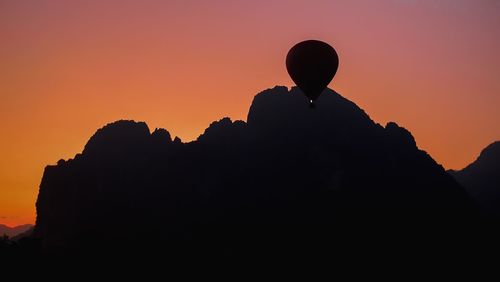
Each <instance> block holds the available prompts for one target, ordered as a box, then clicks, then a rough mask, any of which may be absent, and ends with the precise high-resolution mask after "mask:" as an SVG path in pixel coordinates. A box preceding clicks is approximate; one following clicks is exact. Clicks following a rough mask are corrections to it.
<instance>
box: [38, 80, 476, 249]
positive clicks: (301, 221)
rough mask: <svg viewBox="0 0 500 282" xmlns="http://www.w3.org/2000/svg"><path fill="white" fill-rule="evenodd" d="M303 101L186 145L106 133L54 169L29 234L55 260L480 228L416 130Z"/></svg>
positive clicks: (288, 93)
mask: <svg viewBox="0 0 500 282" xmlns="http://www.w3.org/2000/svg"><path fill="white" fill-rule="evenodd" d="M299 91H300V90H299V89H297V88H292V89H291V90H288V89H287V88H286V87H279V86H278V87H275V88H273V89H268V90H265V91H263V92H261V93H259V94H258V95H256V96H255V98H254V100H253V103H252V105H251V107H250V110H249V113H248V119H247V122H243V121H234V122H233V121H231V120H230V119H229V118H223V119H221V120H219V121H216V122H213V123H212V124H211V125H210V126H209V127H208V128H207V129H206V130H205V132H204V133H203V134H202V135H201V136H199V138H198V139H197V140H196V141H193V142H189V143H183V142H181V140H180V139H178V138H175V139H174V140H172V137H171V136H170V134H169V132H168V131H166V130H164V129H156V130H154V131H153V132H152V133H150V130H149V128H148V126H147V125H146V124H145V123H143V122H134V121H125V120H121V121H117V122H114V123H111V124H108V125H106V126H105V127H103V128H101V129H99V130H98V131H97V132H96V133H95V134H94V136H92V137H91V138H90V140H89V141H88V143H87V144H86V145H85V148H84V150H83V152H82V153H81V154H77V155H76V156H75V158H74V159H71V160H67V161H64V160H61V161H59V162H58V163H57V165H50V166H47V167H46V169H45V172H44V175H43V179H42V182H41V185H40V191H39V195H38V200H37V203H36V208H37V220H36V228H35V235H36V236H37V237H38V238H40V240H41V241H42V244H43V247H44V249H47V250H64V251H70V252H71V251H81V250H89V249H92V248H96V247H99V248H100V250H103V249H104V248H103V247H106V249H113V248H114V247H116V249H123V246H127V248H131V247H132V246H133V248H139V249H141V248H142V249H154V250H157V249H168V253H175V252H176V251H178V252H181V253H184V254H186V253H191V254H192V253H202V252H204V253H225V254H226V253H229V254H233V253H238V252H249V251H252V252H258V251H257V250H263V249H265V250H266V251H269V250H270V249H272V248H278V249H280V251H283V250H284V249H287V250H290V248H291V249H293V250H298V249H301V248H307V247H308V246H311V245H314V244H319V245H320V246H321V247H318V249H322V248H325V247H326V245H325V242H330V243H331V242H337V243H336V244H339V243H338V242H342V241H335V240H336V239H335V238H339V237H342V238H344V239H346V238H349V240H356V239H354V238H357V237H356V236H361V237H362V239H360V240H359V242H365V241H367V240H368V238H373V236H375V234H378V233H380V232H382V231H388V230H398V229H400V228H403V226H406V227H408V226H409V227H410V228H414V229H415V230H416V231H418V232H417V233H418V234H421V233H426V232H427V230H431V229H432V228H435V227H437V226H441V227H442V226H443V225H447V224H452V223H459V224H463V222H465V221H467V220H470V219H471V218H475V217H476V216H477V214H478V212H477V210H478V209H477V207H476V205H475V203H474V202H473V201H472V200H471V199H470V197H469V196H468V195H467V193H466V192H465V191H464V189H463V187H461V186H460V185H459V184H458V183H457V182H456V181H455V180H454V179H453V177H452V176H450V175H449V174H448V173H446V172H445V170H444V169H443V168H442V167H441V166H440V165H438V164H437V163H436V162H435V161H434V160H433V159H432V158H431V157H430V156H429V155H428V154H427V153H426V152H424V151H422V150H419V149H418V147H417V145H416V143H415V140H414V138H413V137H412V135H411V134H410V132H409V131H408V130H406V129H404V128H402V127H400V126H398V125H397V124H396V123H393V122H391V123H388V124H387V125H386V126H385V127H383V126H381V125H379V124H376V123H374V122H373V121H372V120H371V119H370V118H369V116H368V115H367V114H366V113H365V112H364V111H363V110H361V109H360V108H359V107H357V106H356V105H355V104H354V103H353V102H351V101H349V100H347V99H345V98H343V97H342V96H340V95H339V94H337V93H336V92H334V91H332V90H326V91H325V92H324V93H323V95H322V96H320V98H319V99H318V103H317V107H316V109H313V110H312V109H310V108H309V107H308V106H307V105H308V101H307V100H306V98H305V97H304V96H303V95H301V93H300V92H299ZM422 230H423V231H422ZM384 234H390V232H387V233H384ZM412 234H416V233H412ZM391 236H393V235H391ZM415 236H416V235H415ZM391 238H392V237H391ZM401 240H403V239H401ZM284 242H292V243H291V244H289V245H286V243H284ZM344 242H345V241H344ZM280 244H283V245H281V247H282V248H279V247H277V246H279V245H280ZM285 245H286V246H285ZM290 246H293V247H290Z"/></svg>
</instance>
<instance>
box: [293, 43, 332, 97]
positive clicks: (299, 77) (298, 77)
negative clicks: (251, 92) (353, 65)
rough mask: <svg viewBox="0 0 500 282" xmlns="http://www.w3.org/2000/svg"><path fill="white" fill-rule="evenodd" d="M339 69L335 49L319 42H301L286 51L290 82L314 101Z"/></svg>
mask: <svg viewBox="0 0 500 282" xmlns="http://www.w3.org/2000/svg"><path fill="white" fill-rule="evenodd" d="M338 67H339V57H338V55H337V52H336V51H335V49H333V47H332V46H330V45H328V44H327V43H325V42H322V41H319V40H306V41H302V42H300V43H298V44H296V45H295V46H293V47H292V49H290V51H288V55H287V56H286V68H287V71H288V73H289V74H290V77H291V78H292V80H293V81H294V82H295V84H297V86H298V87H299V88H300V89H301V90H302V92H304V94H305V95H306V96H307V98H309V101H310V105H311V107H313V106H314V101H316V99H318V97H319V95H321V93H322V92H323V91H324V90H325V88H326V86H328V84H329V83H330V81H332V79H333V77H334V76H335V73H336V72H337V69H338Z"/></svg>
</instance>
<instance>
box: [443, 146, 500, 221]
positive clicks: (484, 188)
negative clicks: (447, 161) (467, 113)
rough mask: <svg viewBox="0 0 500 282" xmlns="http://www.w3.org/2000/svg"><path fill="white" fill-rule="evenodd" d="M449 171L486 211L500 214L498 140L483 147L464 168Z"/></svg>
mask: <svg viewBox="0 0 500 282" xmlns="http://www.w3.org/2000/svg"><path fill="white" fill-rule="evenodd" d="M449 172H450V173H451V174H452V175H453V176H454V177H455V178H456V179H457V181H458V182H459V183H460V184H462V185H463V186H464V187H465V188H466V190H467V192H468V193H469V194H470V195H471V196H472V197H473V198H474V199H475V200H476V201H477V202H478V203H479V204H480V206H481V207H482V208H483V209H484V210H485V212H486V213H490V214H493V215H495V216H500V141H496V142H494V143H492V144H490V145H489V146H487V147H486V148H484V149H483V150H482V151H481V154H480V155H479V157H478V158H477V159H476V160H475V161H474V162H472V163H471V164H470V165H468V166H467V167H465V168H464V169H462V170H459V171H453V170H451V171H449Z"/></svg>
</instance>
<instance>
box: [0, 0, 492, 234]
mask: <svg viewBox="0 0 500 282" xmlns="http://www.w3.org/2000/svg"><path fill="white" fill-rule="evenodd" d="M499 27H500V1H495V0H491V1H480V0H469V1H462V0H434V1H431V0H429V1H423V0H422V1H418V0H405V1H404V0H401V1H396V0H386V1H382V0H380V1H371V0H366V1H356V0H355V1H353V0H346V1H333V0H330V1H327V0H324V1H319V0H318V1H311V0H307V1H306V0H304V1H291V0H287V1H273V0H265V1H257V0H249V1H235V0H232V1H214V0H212V1H201V0H200V1H187V0H182V1H145V0H141V1H123V0H122V1H106V0H99V1H43V0H36V1H35V0H33V1H24V0H11V1H7V0H0V132H1V133H2V137H1V138H0V156H1V157H0V222H1V223H6V224H8V225H16V224H21V223H33V222H34V219H35V207H34V204H35V200H36V196H37V193H38V186H39V184H40V180H41V176H42V173H43V169H44V167H45V165H47V164H54V163H56V162H57V160H59V159H61V158H63V159H67V158H71V157H73V156H74V155H75V154H76V153H78V152H81V150H82V149H83V146H84V145H85V143H86V141H87V140H88V139H89V137H90V136H91V135H92V134H93V133H94V132H95V130H96V129H97V128H100V127H102V126H103V125H105V124H106V123H109V122H112V121H114V120H117V119H135V120H141V121H146V122H147V123H148V125H149V126H150V129H154V128H155V127H163V128H166V129H167V130H169V131H170V132H171V134H172V135H174V136H175V135H177V136H179V137H181V138H182V139H183V140H185V141H186V140H192V139H194V138H196V137H197V136H198V135H199V134H200V133H202V132H203V130H204V129H205V128H206V127H207V126H208V125H209V123H210V122H212V121H214V120H217V119H220V118H222V117H224V116H229V117H231V118H232V119H243V120H246V114H247V111H248V107H249V105H250V103H251V101H252V98H253V96H254V95H255V94H256V93H258V92H259V91H261V90H263V89H266V88H270V87H273V86H274V85H286V86H292V85H293V82H292V81H291V80H290V78H289V77H288V74H287V72H286V69H285V66H284V59H285V56H286V53H287V51H288V49H289V48H290V47H291V46H293V45H294V44H295V43H297V42H299V41H302V40H304V39H312V38H314V39H320V40H323V41H326V42H329V43H330V44H332V45H333V46H334V47H335V48H336V50H337V52H338V53H339V56H340V67H339V71H338V72H337V76H336V77H335V79H334V81H333V82H332V83H331V84H330V87H331V88H333V89H335V90H337V91H338V92H340V93H341V94H342V95H343V96H345V97H346V98H348V99H350V100H352V101H354V102H355V103H357V104H358V105H359V106H360V107H362V108H363V109H364V110H365V111H366V112H367V113H368V114H369V115H370V116H371V118H372V119H374V120H375V121H376V122H379V123H381V124H385V123H386V122H387V121H396V122H397V123H398V124H400V125H402V126H404V127H406V128H407V129H409V130H410V131H411V132H412V133H413V135H414V136H415V138H416V141H417V144H418V146H419V147H420V148H422V149H424V150H426V151H427V152H429V153H430V154H431V155H432V156H433V157H434V159H435V160H436V161H437V162H439V163H440V164H442V165H443V166H444V167H445V168H462V167H464V166H465V165H466V164H468V163H470V162H471V161H473V160H474V159H475V157H476V156H477V155H478V154H479V152H480V150H481V149H482V148H484V147H485V146H486V145H488V144H489V143H491V142H493V141H494V140H498V139H500V126H499V125H498V124H499V122H500V111H499V109H500V107H499V106H500V82H499V79H500V56H499V55H498V52H499V50H500V28H499Z"/></svg>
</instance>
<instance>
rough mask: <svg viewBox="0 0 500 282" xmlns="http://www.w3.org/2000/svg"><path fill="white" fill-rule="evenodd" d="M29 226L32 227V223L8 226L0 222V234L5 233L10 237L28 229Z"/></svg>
mask: <svg viewBox="0 0 500 282" xmlns="http://www.w3.org/2000/svg"><path fill="white" fill-rule="evenodd" d="M31 228H33V225H31V224H22V225H18V226H14V227H9V226H7V225H4V224H0V236H3V235H7V236H9V237H11V238H12V237H14V236H17V235H19V234H22V233H24V232H27V231H29V230H30V229H31Z"/></svg>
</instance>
